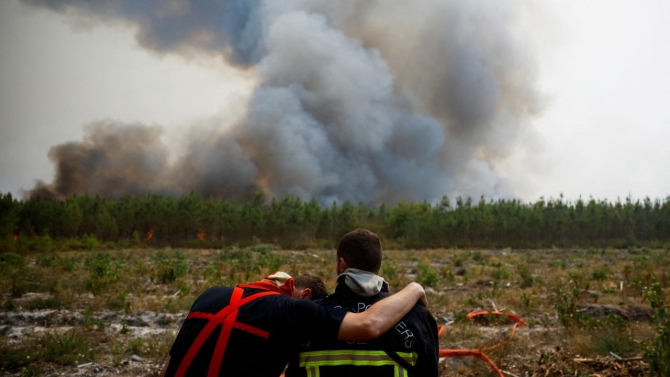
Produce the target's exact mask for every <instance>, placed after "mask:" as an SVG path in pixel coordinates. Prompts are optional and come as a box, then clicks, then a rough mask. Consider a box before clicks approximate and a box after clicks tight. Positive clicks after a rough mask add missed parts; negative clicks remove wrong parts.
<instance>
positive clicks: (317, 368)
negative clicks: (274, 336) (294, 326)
mask: <svg viewBox="0 0 670 377" xmlns="http://www.w3.org/2000/svg"><path fill="white" fill-rule="evenodd" d="M388 295H389V292H388V284H387V283H386V282H384V285H383V287H382V290H381V292H380V293H379V294H377V295H375V296H372V297H361V296H358V295H357V294H355V293H354V292H353V291H351V289H349V287H347V286H346V284H344V283H339V284H338V285H337V288H336V290H335V293H334V294H332V295H330V296H328V297H327V298H325V299H324V300H322V301H321V302H320V303H321V304H322V305H324V306H325V307H327V308H338V307H342V308H346V309H348V310H349V311H352V312H357V313H358V312H362V311H365V310H367V308H368V307H369V306H370V305H372V304H374V303H375V302H377V301H379V300H381V299H382V298H384V297H386V296H388ZM438 351H439V343H438V339H437V322H436V321H435V318H433V316H432V315H431V314H430V312H429V311H428V310H427V309H426V308H424V307H423V306H421V305H416V306H414V308H413V309H412V310H411V311H410V312H409V313H408V314H407V315H406V316H405V317H404V318H403V319H402V321H400V322H398V323H397V324H396V325H395V326H394V327H393V328H392V329H391V330H389V331H387V332H386V333H385V334H384V335H382V336H381V337H379V338H377V339H373V340H370V341H343V340H337V338H335V337H323V336H319V337H312V338H311V339H310V340H309V342H308V343H306V344H305V345H304V346H303V347H301V348H300V353H299V355H297V357H295V356H294V357H292V358H291V361H290V363H289V368H288V370H287V371H286V376H287V377H305V376H306V377H315V376H320V377H335V376H347V377H356V376H361V377H363V376H365V377H377V376H379V377H382V376H383V377H386V376H388V377H402V376H410V377H412V376H417V377H437V376H438V373H439V372H438Z"/></svg>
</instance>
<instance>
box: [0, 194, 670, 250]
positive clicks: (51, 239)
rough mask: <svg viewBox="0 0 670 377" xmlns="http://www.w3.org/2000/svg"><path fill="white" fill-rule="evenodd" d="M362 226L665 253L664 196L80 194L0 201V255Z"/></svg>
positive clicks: (228, 240) (263, 239)
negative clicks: (334, 198) (330, 198)
mask: <svg viewBox="0 0 670 377" xmlns="http://www.w3.org/2000/svg"><path fill="white" fill-rule="evenodd" d="M358 227H363V228H368V229H371V230H372V231H374V232H376V233H378V234H379V235H380V236H381V237H382V238H383V240H384V242H385V247H386V248H390V247H397V248H439V247H444V248H449V247H461V248H463V247H477V248H502V247H512V248H547V247H573V246H580V247H617V248H622V247H630V246H649V247H667V246H670V197H668V198H666V199H665V200H659V199H656V200H651V199H649V198H646V199H644V200H633V199H631V198H626V199H625V200H623V201H621V200H617V201H613V202H612V201H607V200H596V199H592V198H591V199H588V200H583V199H581V198H580V199H578V200H575V201H570V200H566V199H564V198H563V197H562V196H561V197H559V198H556V199H549V200H545V199H540V200H538V201H536V202H534V203H524V202H522V201H520V200H517V199H497V200H485V199H484V198H481V199H479V200H478V201H473V200H472V199H471V198H462V197H458V198H456V200H454V201H452V200H450V199H449V198H448V197H443V198H442V200H441V201H440V202H439V203H432V204H431V203H428V202H418V203H417V202H400V203H398V204H397V205H395V206H386V205H384V204H382V205H380V206H366V205H363V204H362V203H358V204H352V203H349V202H344V203H340V204H338V203H333V204H332V205H329V206H322V205H320V204H319V203H318V202H317V201H315V200H312V201H302V200H300V199H299V198H297V197H294V196H287V197H284V198H275V199H271V200H268V199H267V198H266V196H265V194H264V193H263V192H262V191H258V192H256V193H255V194H254V195H253V197H252V198H251V199H250V200H247V201H244V202H241V203H239V202H233V201H229V200H225V199H215V198H205V197H202V196H201V195H198V194H190V195H184V196H180V197H172V196H163V195H148V196H143V197H130V196H126V197H122V198H120V199H119V200H116V201H111V200H107V199H104V198H101V197H97V196H96V197H91V196H88V195H79V196H72V197H69V198H67V199H64V200H58V199H44V198H31V199H27V200H18V199H16V198H14V197H12V195H11V194H0V251H8V250H9V251H22V250H50V249H77V248H82V249H86V248H93V247H101V245H102V246H105V247H118V248H125V247H145V246H149V247H164V246H173V247H208V248H218V247H224V246H229V245H252V244H258V243H264V244H276V245H278V246H281V247H284V248H307V247H332V246H334V245H336V243H337V241H338V240H339V238H340V237H341V236H342V235H344V234H345V233H346V232H348V231H350V230H352V229H355V228H358Z"/></svg>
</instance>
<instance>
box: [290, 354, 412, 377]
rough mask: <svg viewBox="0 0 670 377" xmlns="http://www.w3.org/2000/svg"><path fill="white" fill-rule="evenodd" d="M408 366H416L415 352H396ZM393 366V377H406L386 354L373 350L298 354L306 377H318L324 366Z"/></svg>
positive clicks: (404, 370) (400, 368)
mask: <svg viewBox="0 0 670 377" xmlns="http://www.w3.org/2000/svg"><path fill="white" fill-rule="evenodd" d="M397 354H398V356H400V357H401V358H403V359H404V360H405V361H407V363H408V364H410V365H415V364H416V358H417V354H416V353H415V352H397ZM341 365H352V366H387V365H388V366H393V371H394V373H393V375H394V376H395V377H401V376H402V377H407V370H406V369H405V368H403V367H402V366H400V365H398V363H396V362H395V360H393V359H392V358H391V357H390V356H389V355H388V354H386V352H384V351H373V350H329V351H309V352H301V353H300V362H299V366H300V367H302V368H305V369H306V371H307V377H319V376H320V372H319V367H325V366H341Z"/></svg>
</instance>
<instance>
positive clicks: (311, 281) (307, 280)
mask: <svg viewBox="0 0 670 377" xmlns="http://www.w3.org/2000/svg"><path fill="white" fill-rule="evenodd" d="M293 284H294V285H295V291H293V298H301V299H306V300H310V301H314V300H319V299H322V298H324V297H326V296H328V291H327V290H326V285H325V284H323V281H321V279H319V278H318V277H316V276H312V275H306V274H305V275H300V276H297V277H295V278H293Z"/></svg>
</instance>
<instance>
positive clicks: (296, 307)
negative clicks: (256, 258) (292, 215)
mask: <svg viewBox="0 0 670 377" xmlns="http://www.w3.org/2000/svg"><path fill="white" fill-rule="evenodd" d="M232 292H233V288H231V287H213V288H210V289H208V290H207V291H205V292H204V293H203V294H202V295H200V297H198V299H197V300H196V301H195V303H194V304H193V307H192V308H191V311H190V313H189V317H188V318H187V319H186V321H185V322H184V324H183V325H182V327H181V329H180V331H179V334H178V335H177V338H176V340H175V342H174V344H173V346H172V349H171V350H170V357H171V359H170V364H169V366H168V369H167V373H166V375H167V376H174V375H175V374H176V373H177V371H178V369H179V367H180V365H181V363H182V361H183V360H184V358H185V355H186V354H187V353H188V352H189V350H190V349H191V347H193V345H194V342H195V340H196V338H197V337H198V335H199V334H200V333H201V332H202V331H203V330H204V329H206V328H207V327H208V326H209V327H210V329H211V333H210V335H209V336H207V338H206V340H205V341H204V343H202V345H201V346H200V348H199V350H198V352H197V354H195V357H194V358H193V359H192V361H191V362H190V363H188V368H187V369H186V371H185V374H184V375H185V376H206V375H207V373H208V370H209V368H210V364H211V363H212V362H213V360H215V359H216V357H215V354H216V352H215V349H216V347H217V346H218V347H219V353H220V350H221V347H223V346H222V345H219V343H224V342H223V341H222V338H223V339H225V338H226V334H225V332H226V331H229V333H228V335H227V337H228V341H227V342H225V343H226V344H225V352H224V353H223V357H222V360H221V364H220V367H219V368H218V369H216V370H218V375H219V376H253V377H255V376H258V377H271V376H279V375H280V374H281V372H282V371H283V370H284V368H285V367H286V364H287V363H288V359H289V356H290V355H291V354H294V353H295V352H296V349H297V348H298V346H299V345H300V344H302V343H303V342H304V340H305V339H308V338H309V337H311V336H315V334H318V336H320V337H324V338H332V339H337V333H338V331H339V327H340V324H341V323H342V319H343V318H344V315H345V314H346V311H345V310H342V309H336V310H330V309H328V308H324V307H322V306H319V305H316V304H315V303H313V302H309V301H307V300H294V299H292V298H290V297H288V296H286V295H282V294H276V295H268V296H264V297H261V298H258V299H256V300H254V301H251V302H250V303H248V304H246V305H244V306H242V307H241V308H240V309H239V312H238V313H237V315H236V316H234V318H231V317H233V316H229V317H228V322H227V325H226V326H224V324H225V323H224V321H221V320H214V316H215V315H216V314H217V313H220V312H221V310H222V309H224V308H226V307H227V306H228V304H229V302H230V300H231V296H232ZM259 292H264V290H262V289H254V288H244V292H243V294H242V296H241V298H242V299H244V298H246V297H248V296H250V295H252V294H255V293H259ZM212 322H215V323H216V326H215V327H214V326H213V325H212V324H211V323H212ZM224 327H227V328H228V330H226V331H223V332H222V328H224ZM205 332H207V331H206V330H205Z"/></svg>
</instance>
